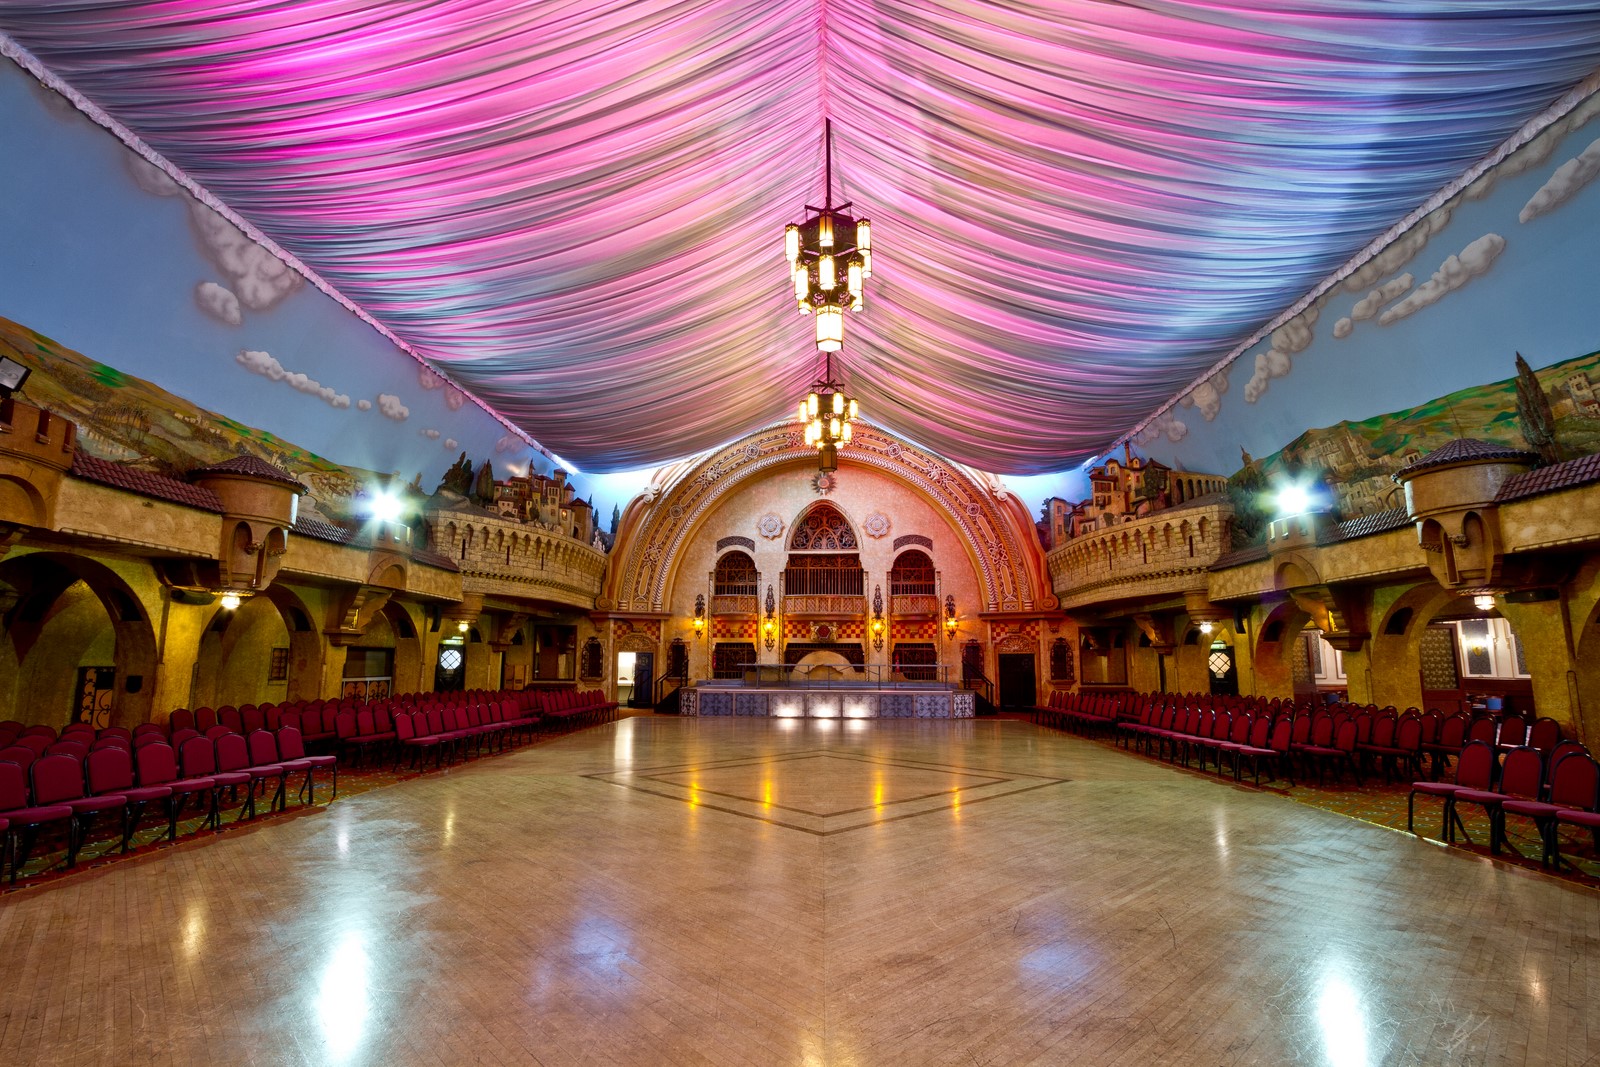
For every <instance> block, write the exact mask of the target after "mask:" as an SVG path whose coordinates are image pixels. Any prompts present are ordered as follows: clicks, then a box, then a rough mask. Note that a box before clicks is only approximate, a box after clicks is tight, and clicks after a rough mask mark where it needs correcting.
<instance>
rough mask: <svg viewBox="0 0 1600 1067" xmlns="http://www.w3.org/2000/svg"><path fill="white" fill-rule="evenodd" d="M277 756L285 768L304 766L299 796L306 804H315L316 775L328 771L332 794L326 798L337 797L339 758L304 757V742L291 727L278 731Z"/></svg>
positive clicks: (297, 731)
mask: <svg viewBox="0 0 1600 1067" xmlns="http://www.w3.org/2000/svg"><path fill="white" fill-rule="evenodd" d="M278 755H279V756H281V757H282V758H283V761H284V764H283V765H284V766H285V767H295V768H296V769H298V767H299V765H300V764H305V772H306V780H305V782H304V783H303V784H302V785H301V786H300V794H299V795H301V796H305V797H306V803H308V804H315V803H316V802H317V784H316V773H317V772H318V771H330V772H332V775H333V794H332V796H330V797H328V799H329V800H330V801H332V800H334V799H335V798H337V797H338V796H339V758H338V757H337V756H308V755H306V746H305V742H304V741H302V740H301V738H300V731H299V730H297V729H295V728H294V727H293V726H285V727H282V728H281V729H279V730H278Z"/></svg>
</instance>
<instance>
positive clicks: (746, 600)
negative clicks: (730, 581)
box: [711, 593, 761, 615]
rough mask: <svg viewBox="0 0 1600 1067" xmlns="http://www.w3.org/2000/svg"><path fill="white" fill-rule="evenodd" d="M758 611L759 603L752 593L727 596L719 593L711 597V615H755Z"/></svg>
mask: <svg viewBox="0 0 1600 1067" xmlns="http://www.w3.org/2000/svg"><path fill="white" fill-rule="evenodd" d="M760 612H761V604H760V601H758V600H757V599H756V595H755V594H754V593H751V594H749V595H748V596H745V595H740V596H727V595H723V594H720V593H719V594H717V595H715V596H713V597H712V598H711V614H713V615H757V614H760Z"/></svg>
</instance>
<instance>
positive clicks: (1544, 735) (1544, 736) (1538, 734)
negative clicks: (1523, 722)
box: [1528, 716, 1561, 756]
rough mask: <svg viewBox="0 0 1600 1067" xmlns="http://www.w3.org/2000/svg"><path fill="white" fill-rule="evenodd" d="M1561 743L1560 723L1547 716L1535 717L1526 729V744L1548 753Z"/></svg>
mask: <svg viewBox="0 0 1600 1067" xmlns="http://www.w3.org/2000/svg"><path fill="white" fill-rule="evenodd" d="M1560 743H1561V724H1560V723H1558V722H1556V721H1555V720H1554V719H1552V718H1550V717H1549V716H1545V717H1544V718H1540V719H1535V720H1534V721H1533V726H1532V727H1531V728H1530V729H1529V730H1528V744H1530V745H1532V746H1533V747H1534V748H1536V749H1538V750H1539V751H1540V752H1543V753H1544V754H1545V755H1547V756H1548V755H1549V754H1550V753H1551V752H1553V751H1554V750H1555V747H1556V746H1557V745H1559V744H1560Z"/></svg>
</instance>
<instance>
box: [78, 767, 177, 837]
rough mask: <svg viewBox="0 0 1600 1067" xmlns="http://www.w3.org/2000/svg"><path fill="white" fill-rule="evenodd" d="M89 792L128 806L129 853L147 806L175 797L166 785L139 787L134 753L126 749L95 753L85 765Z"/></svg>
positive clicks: (124, 829) (124, 831)
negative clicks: (111, 795) (115, 797)
mask: <svg viewBox="0 0 1600 1067" xmlns="http://www.w3.org/2000/svg"><path fill="white" fill-rule="evenodd" d="M84 772H85V776H86V778H87V780H88V786H89V792H90V793H93V794H97V795H99V794H106V793H116V794H118V795H120V796H121V797H122V798H123V799H124V800H126V801H127V802H128V804H127V807H126V808H124V809H123V819H122V851H124V852H126V851H128V846H129V844H130V843H131V842H132V841H133V835H134V832H135V831H137V830H138V829H139V819H140V817H141V816H142V815H143V814H144V806H145V805H146V804H148V803H150V801H152V800H166V799H167V798H168V797H170V796H172V787H171V786H166V785H151V786H139V785H135V784H134V782H133V753H132V752H131V751H130V750H128V749H126V748H116V747H113V746H107V747H106V748H97V749H93V750H91V751H90V753H89V758H88V759H87V760H86V761H85V762H84Z"/></svg>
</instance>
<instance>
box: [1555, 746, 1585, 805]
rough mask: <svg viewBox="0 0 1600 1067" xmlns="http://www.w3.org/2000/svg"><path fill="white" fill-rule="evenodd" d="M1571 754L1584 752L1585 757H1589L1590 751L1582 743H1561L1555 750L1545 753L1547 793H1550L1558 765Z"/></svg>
mask: <svg viewBox="0 0 1600 1067" xmlns="http://www.w3.org/2000/svg"><path fill="white" fill-rule="evenodd" d="M1569 752H1582V753H1583V754H1584V755H1585V756H1587V755H1588V754H1589V749H1588V748H1587V747H1586V746H1585V745H1584V744H1583V743H1582V742H1580V741H1560V742H1558V743H1557V744H1556V747H1555V748H1553V749H1551V750H1550V751H1549V752H1547V753H1545V759H1544V771H1545V782H1544V785H1545V792H1547V793H1548V792H1549V791H1550V782H1551V777H1552V776H1553V775H1554V774H1555V772H1556V764H1558V763H1560V762H1561V761H1562V759H1563V758H1565V756H1566V755H1567V754H1568V753H1569Z"/></svg>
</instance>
